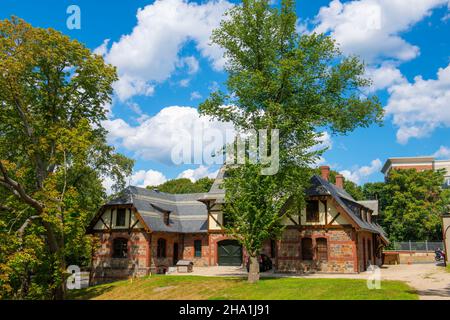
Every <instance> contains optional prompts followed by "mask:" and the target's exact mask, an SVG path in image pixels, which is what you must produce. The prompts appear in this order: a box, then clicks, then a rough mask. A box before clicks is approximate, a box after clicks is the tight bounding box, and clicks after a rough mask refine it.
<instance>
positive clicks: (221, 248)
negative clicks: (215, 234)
mask: <svg viewBox="0 0 450 320" xmlns="http://www.w3.org/2000/svg"><path fill="white" fill-rule="evenodd" d="M217 257H218V264H219V266H240V265H242V246H241V245H240V244H239V242H238V241H236V240H222V241H220V242H218V243H217Z"/></svg>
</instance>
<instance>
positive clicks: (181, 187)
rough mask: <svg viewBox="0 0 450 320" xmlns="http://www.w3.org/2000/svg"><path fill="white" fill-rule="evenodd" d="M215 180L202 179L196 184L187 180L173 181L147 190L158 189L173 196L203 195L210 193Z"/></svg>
mask: <svg viewBox="0 0 450 320" xmlns="http://www.w3.org/2000/svg"><path fill="white" fill-rule="evenodd" d="M213 182H214V179H210V178H207V177H205V178H201V179H198V180H197V181H195V182H192V181H191V180H190V179H187V178H180V179H173V180H168V181H166V182H164V183H163V184H160V185H159V186H156V187H154V186H147V189H150V190H152V189H158V191H161V192H166V193H172V194H183V193H202V192H208V191H209V189H211V186H212V184H213Z"/></svg>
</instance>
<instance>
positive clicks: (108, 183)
mask: <svg viewBox="0 0 450 320" xmlns="http://www.w3.org/2000/svg"><path fill="white" fill-rule="evenodd" d="M113 185H114V180H113V179H112V178H111V177H104V178H103V180H102V186H103V188H104V189H105V192H106V194H107V195H110V194H112V187H113Z"/></svg>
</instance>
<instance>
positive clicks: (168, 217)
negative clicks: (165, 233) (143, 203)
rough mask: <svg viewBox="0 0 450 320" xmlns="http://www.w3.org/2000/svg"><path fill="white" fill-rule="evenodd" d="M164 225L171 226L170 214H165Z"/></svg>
mask: <svg viewBox="0 0 450 320" xmlns="http://www.w3.org/2000/svg"><path fill="white" fill-rule="evenodd" d="M164 223H165V225H166V226H168V225H170V212H164Z"/></svg>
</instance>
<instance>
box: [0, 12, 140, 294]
mask: <svg viewBox="0 0 450 320" xmlns="http://www.w3.org/2000/svg"><path fill="white" fill-rule="evenodd" d="M116 79H117V76H116V70H115V68H114V67H112V66H110V65H107V64H105V62H104V61H103V58H102V57H101V56H98V55H95V54H92V53H91V52H90V50H89V49H87V48H85V47H84V46H83V45H82V44H81V43H79V42H78V41H76V40H71V39H70V38H69V37H67V36H64V35H63V34H61V33H60V32H57V31H55V30H53V29H42V28H34V27H32V26H31V25H30V24H28V23H26V22H25V21H23V20H21V19H18V18H15V17H13V18H11V19H9V20H3V21H1V22H0V188H1V189H0V194H1V195H5V197H2V198H0V205H2V203H6V202H7V203H12V202H11V201H12V200H11V197H14V200H15V201H19V202H20V203H21V205H25V207H24V208H23V209H24V210H25V211H23V212H22V213H21V216H19V212H21V211H20V210H17V209H16V210H14V209H13V210H3V211H0V215H1V214H2V213H4V214H6V213H7V214H9V215H11V214H12V215H13V217H15V218H17V219H19V218H20V219H19V221H22V222H23V224H22V225H21V226H20V227H19V228H18V229H17V234H18V236H20V235H23V234H24V232H25V231H26V230H27V228H30V227H31V226H39V229H38V230H43V235H44V236H45V248H46V250H47V251H48V257H49V259H50V261H51V269H50V270H49V272H50V274H51V275H52V280H51V281H52V290H53V294H52V296H53V297H54V298H56V299H62V298H64V294H65V284H64V279H65V275H64V272H65V268H66V257H67V255H68V254H69V253H70V251H71V250H72V249H73V248H67V247H66V245H67V242H68V241H69V239H72V240H73V239H74V237H75V238H76V237H79V236H80V235H82V232H81V233H80V232H78V231H77V232H75V233H74V230H75V229H74V228H75V227H76V226H77V225H79V223H78V222H79V221H80V213H83V212H84V211H85V209H86V205H85V204H86V202H89V197H90V195H87V194H86V190H89V189H90V188H89V187H88V186H89V185H91V184H87V183H86V181H90V182H91V183H94V182H95V183H98V181H99V177H100V176H101V175H110V176H113V177H114V178H115V179H116V181H117V182H118V183H119V185H118V187H120V186H121V185H122V186H123V185H124V177H125V176H126V175H128V174H129V173H130V171H131V168H132V164H133V162H132V161H131V160H129V159H127V158H125V157H124V156H121V155H120V154H116V153H115V152H114V149H113V148H112V147H110V146H108V145H107V144H106V131H105V130H104V129H103V128H102V126H101V121H102V120H104V119H106V109H105V107H104V106H105V104H107V103H109V102H110V95H111V93H112V83H113V82H114V81H115V80H116ZM97 185H98V184H97ZM97 185H96V186H97ZM91 190H92V189H91ZM97 190H98V189H97ZM19 209H21V208H19ZM15 226H16V224H14V228H16V227H15ZM74 243H75V242H74Z"/></svg>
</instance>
